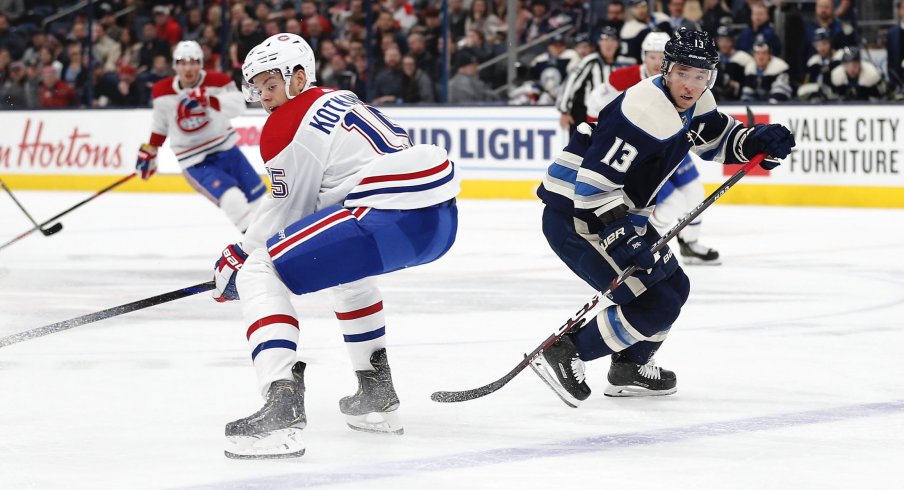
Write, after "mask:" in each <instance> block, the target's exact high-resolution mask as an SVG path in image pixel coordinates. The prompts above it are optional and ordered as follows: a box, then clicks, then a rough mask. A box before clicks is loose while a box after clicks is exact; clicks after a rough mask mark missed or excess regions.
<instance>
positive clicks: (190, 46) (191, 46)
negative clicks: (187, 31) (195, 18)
mask: <svg viewBox="0 0 904 490" xmlns="http://www.w3.org/2000/svg"><path fill="white" fill-rule="evenodd" d="M182 60H185V61H188V60H198V62H200V63H201V64H202V65H203V64H204V51H202V50H201V45H200V44H198V43H197V42H195V41H179V44H177V45H176V48H175V49H173V66H174V67H175V66H176V62H177V61H182Z"/></svg>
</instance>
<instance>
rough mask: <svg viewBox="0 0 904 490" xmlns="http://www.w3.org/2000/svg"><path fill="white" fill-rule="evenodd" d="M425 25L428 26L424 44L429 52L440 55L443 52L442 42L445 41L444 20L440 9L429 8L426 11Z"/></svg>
mask: <svg viewBox="0 0 904 490" xmlns="http://www.w3.org/2000/svg"><path fill="white" fill-rule="evenodd" d="M424 23H425V24H426V26H427V29H426V32H424V43H425V44H426V45H427V51H428V52H430V53H433V54H434V55H438V54H439V53H440V52H441V49H440V48H441V46H442V45H441V44H440V43H441V42H442V39H443V18H442V17H441V15H440V11H439V9H437V8H436V7H427V8H426V9H424Z"/></svg>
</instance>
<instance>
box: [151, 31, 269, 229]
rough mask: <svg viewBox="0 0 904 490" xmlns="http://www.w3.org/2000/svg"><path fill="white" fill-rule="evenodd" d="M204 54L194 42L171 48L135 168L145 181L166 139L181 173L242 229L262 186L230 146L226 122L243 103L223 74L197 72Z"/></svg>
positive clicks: (231, 140) (231, 135)
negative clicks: (169, 66)
mask: <svg viewBox="0 0 904 490" xmlns="http://www.w3.org/2000/svg"><path fill="white" fill-rule="evenodd" d="M202 66H204V53H203V52H202V51H201V46H200V45H198V43H196V42H195V41H182V42H180V43H179V44H177V45H176V48H175V49H174V50H173V68H174V69H175V70H176V76H175V77H168V78H164V79H163V80H160V81H159V82H157V83H155V84H154V88H153V89H152V91H151V97H152V99H153V100H152V104H153V108H154V113H153V120H152V122H151V137H150V139H149V140H148V142H147V143H145V144H143V145H141V148H140V149H139V150H138V162H137V163H136V165H135V170H136V173H137V174H138V175H140V176H141V178H142V179H145V180H147V179H149V178H151V176H152V175H154V173H155V172H156V170H157V151H158V148H159V147H160V146H161V145H163V142H164V141H165V140H166V139H167V138H169V142H170V148H171V149H172V150H173V153H175V154H176V159H177V160H178V161H179V167H180V168H181V169H182V175H184V176H185V179H186V180H187V181H188V183H189V184H191V186H192V187H194V189H195V190H196V191H198V192H199V193H201V194H202V195H204V196H205V197H207V198H208V199H210V200H211V201H212V202H213V203H214V204H216V205H217V206H219V207H220V209H222V210H223V212H224V213H225V214H226V217H228V218H229V220H230V221H232V223H233V224H235V226H236V228H238V229H239V230H240V231H245V229H246V228H247V227H248V223H249V222H250V220H251V215H252V213H253V211H254V208H255V207H256V206H257V204H258V202H259V201H260V198H261V196H263V195H264V192H266V190H267V189H266V186H265V185H264V182H263V181H262V180H261V178H260V176H259V175H257V172H255V171H254V169H253V168H252V167H251V164H250V163H248V159H247V158H245V155H244V154H243V153H242V152H241V150H239V149H238V148H237V147H236V146H235V144H236V141H238V136H237V135H236V133H235V130H234V129H233V128H232V125H231V124H230V119H232V118H233V117H236V116H239V115H241V114H242V113H243V112H245V99H244V97H242V93H241V92H239V91H238V89H236V87H235V83H233V81H232V79H230V78H229V77H228V76H227V75H224V74H222V73H207V72H206V71H204V70H202V69H201V67H202Z"/></svg>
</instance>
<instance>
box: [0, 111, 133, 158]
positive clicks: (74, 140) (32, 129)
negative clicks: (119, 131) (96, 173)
mask: <svg viewBox="0 0 904 490" xmlns="http://www.w3.org/2000/svg"><path fill="white" fill-rule="evenodd" d="M13 138H15V137H10V138H9V140H13ZM3 139H7V138H3ZM17 139H19V144H18V145H10V146H3V145H0V168H89V167H90V168H119V167H122V143H116V144H113V145H110V144H102V143H97V142H95V141H94V140H93V138H92V134H91V132H90V131H88V130H83V129H82V128H80V127H79V126H73V128H72V132H70V133H68V135H67V136H65V137H63V138H52V137H47V136H46V135H45V134H44V122H43V121H37V122H33V121H32V119H31V118H28V119H26V120H25V129H24V130H23V131H22V136H21V138H17Z"/></svg>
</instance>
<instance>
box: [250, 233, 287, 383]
mask: <svg viewBox="0 0 904 490" xmlns="http://www.w3.org/2000/svg"><path fill="white" fill-rule="evenodd" d="M237 284H238V291H239V297H240V298H241V305H242V316H243V318H244V319H245V325H247V328H248V329H247V331H246V337H247V339H248V347H249V349H250V350H251V359H252V361H253V362H254V369H255V371H257V380H258V387H259V388H260V392H261V396H263V397H265V398H266V396H267V390H268V389H269V387H270V383H272V382H274V381H277V380H281V379H285V380H291V379H292V365H293V364H295V360H296V357H297V355H296V352H295V351H296V348H297V345H298V315H297V314H296V313H295V308H293V307H292V303H291V302H289V292H288V290H286V287H285V285H283V283H282V281H281V280H280V279H279V275H278V274H277V272H276V269H275V268H274V266H273V262H271V261H270V256H269V255H268V254H267V250H266V249H265V248H258V249H257V250H255V251H254V252H252V253H251V255H250V256H249V257H248V259H247V260H246V261H245V265H244V266H242V270H241V271H240V272H239V280H238V281H237Z"/></svg>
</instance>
